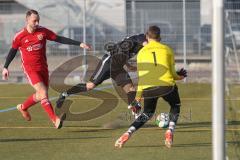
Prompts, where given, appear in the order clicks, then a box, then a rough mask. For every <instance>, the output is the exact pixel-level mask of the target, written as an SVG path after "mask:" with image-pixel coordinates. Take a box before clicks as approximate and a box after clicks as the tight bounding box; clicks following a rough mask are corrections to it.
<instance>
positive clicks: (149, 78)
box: [136, 41, 180, 98]
mask: <svg viewBox="0 0 240 160" xmlns="http://www.w3.org/2000/svg"><path fill="white" fill-rule="evenodd" d="M137 70H138V71H137V72H138V78H139V80H138V87H137V96H136V98H141V96H142V91H143V90H144V89H146V88H149V87H157V86H174V85H175V80H178V79H180V77H179V76H178V75H177V73H176V70H175V60H174V53H173V50H172V49H171V48H170V47H168V46H167V45H165V44H162V43H160V42H157V41H150V42H149V43H148V44H147V45H146V46H144V47H143V48H142V49H141V50H140V51H139V53H138V55H137Z"/></svg>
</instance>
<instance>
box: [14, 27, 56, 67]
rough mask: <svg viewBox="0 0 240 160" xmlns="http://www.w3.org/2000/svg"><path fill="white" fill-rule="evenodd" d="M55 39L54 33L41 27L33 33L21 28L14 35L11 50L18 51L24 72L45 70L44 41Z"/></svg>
mask: <svg viewBox="0 0 240 160" xmlns="http://www.w3.org/2000/svg"><path fill="white" fill-rule="evenodd" d="M56 37H57V35H56V34H55V33H54V32H52V31H51V30H48V29H47V28H44V27H41V26H39V27H38V28H37V29H36V30H35V32H33V33H29V32H28V31H27V29H26V28H23V29H22V30H21V31H19V32H18V33H17V34H16V35H15V37H14V39H13V42H12V48H14V49H19V50H20V53H21V58H22V65H23V68H24V70H25V71H41V70H43V69H47V67H48V65H47V58H46V41H47V40H52V41H53V40H55V39H56Z"/></svg>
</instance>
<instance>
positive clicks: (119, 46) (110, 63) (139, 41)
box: [56, 34, 147, 116]
mask: <svg viewBox="0 0 240 160" xmlns="http://www.w3.org/2000/svg"><path fill="white" fill-rule="evenodd" d="M145 44H147V40H146V36H145V34H138V35H133V36H131V37H127V38H125V39H123V40H122V41H120V42H118V43H116V44H115V43H108V44H106V45H105V50H106V51H107V52H108V54H105V55H104V56H103V57H102V59H101V61H100V62H99V63H98V65H97V68H96V69H95V71H94V73H93V75H92V76H91V78H90V80H89V82H87V83H79V84H77V85H75V86H73V87H72V88H70V89H68V90H67V91H66V92H63V93H61V94H60V96H59V99H58V100H57V102H56V103H57V108H61V106H62V105H63V102H64V100H65V99H66V97H67V96H69V95H71V94H76V93H80V92H87V91H89V90H92V89H94V88H95V87H96V86H98V85H99V84H101V83H102V82H103V81H104V80H107V79H109V78H112V79H113V80H114V81H115V82H116V84H117V85H118V86H121V87H122V88H123V90H124V92H125V93H126V94H127V97H128V105H129V109H131V110H132V111H133V113H134V114H135V115H136V116H137V115H138V113H139V112H140V110H141V106H140V104H134V105H131V103H132V102H133V101H134V98H135V95H136V91H135V88H134V86H133V82H132V80H131V78H130V76H129V74H128V72H127V71H126V70H125V69H124V68H123V67H124V65H126V66H127V67H131V66H130V65H129V63H128V60H129V59H130V58H132V57H134V56H135V55H136V54H137V53H138V51H139V50H140V49H141V48H142V47H143V46H144V45H145Z"/></svg>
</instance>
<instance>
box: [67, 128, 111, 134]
mask: <svg viewBox="0 0 240 160" xmlns="http://www.w3.org/2000/svg"><path fill="white" fill-rule="evenodd" d="M109 130H112V129H82V130H77V131H70V132H72V133H79V132H80V133H81V132H105V131H109Z"/></svg>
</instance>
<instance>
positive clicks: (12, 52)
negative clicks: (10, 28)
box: [2, 48, 17, 80]
mask: <svg viewBox="0 0 240 160" xmlns="http://www.w3.org/2000/svg"><path fill="white" fill-rule="evenodd" d="M16 54H17V49H14V48H11V49H10V51H9V53H8V55H7V58H6V61H5V64H4V68H3V71H2V79H3V80H7V79H8V76H9V71H8V66H9V64H10V63H11V62H12V60H13V59H14V57H15V56H16Z"/></svg>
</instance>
